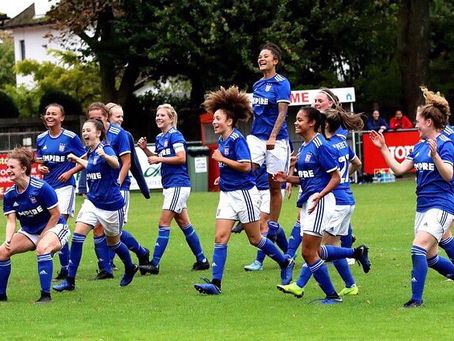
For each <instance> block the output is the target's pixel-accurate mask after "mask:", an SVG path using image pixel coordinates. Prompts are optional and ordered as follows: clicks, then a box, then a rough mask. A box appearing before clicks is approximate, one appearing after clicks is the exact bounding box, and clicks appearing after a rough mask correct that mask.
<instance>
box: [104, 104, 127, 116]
mask: <svg viewBox="0 0 454 341" xmlns="http://www.w3.org/2000/svg"><path fill="white" fill-rule="evenodd" d="M105 107H106V110H107V112H108V113H109V118H110V116H112V109H113V108H115V107H118V108H119V109H120V110H121V112H122V113H123V107H122V106H121V105H120V104H117V103H112V102H110V103H107V104H106V105H105Z"/></svg>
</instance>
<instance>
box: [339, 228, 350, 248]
mask: <svg viewBox="0 0 454 341" xmlns="http://www.w3.org/2000/svg"><path fill="white" fill-rule="evenodd" d="M352 234H353V228H352V224H349V225H348V234H347V235H346V236H342V237H341V246H342V247H352V245H353V236H352Z"/></svg>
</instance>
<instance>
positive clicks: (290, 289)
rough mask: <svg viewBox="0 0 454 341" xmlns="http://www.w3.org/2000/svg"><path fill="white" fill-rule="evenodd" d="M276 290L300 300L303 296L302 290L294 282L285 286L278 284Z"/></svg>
mask: <svg viewBox="0 0 454 341" xmlns="http://www.w3.org/2000/svg"><path fill="white" fill-rule="evenodd" d="M276 288H277V290H279V291H282V292H283V293H285V294H292V295H293V296H295V297H296V298H301V297H303V295H304V288H301V287H299V286H298V284H296V282H292V283H290V284H287V285H282V284H278V285H277V286H276Z"/></svg>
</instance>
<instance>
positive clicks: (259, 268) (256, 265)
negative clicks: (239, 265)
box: [244, 260, 263, 271]
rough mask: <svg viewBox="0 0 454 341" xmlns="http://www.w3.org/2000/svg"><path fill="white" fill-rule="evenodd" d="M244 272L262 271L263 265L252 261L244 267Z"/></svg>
mask: <svg viewBox="0 0 454 341" xmlns="http://www.w3.org/2000/svg"><path fill="white" fill-rule="evenodd" d="M244 270H245V271H262V270H263V265H262V263H260V262H259V261H258V260H255V261H253V262H252V263H251V264H249V265H246V266H245V267H244Z"/></svg>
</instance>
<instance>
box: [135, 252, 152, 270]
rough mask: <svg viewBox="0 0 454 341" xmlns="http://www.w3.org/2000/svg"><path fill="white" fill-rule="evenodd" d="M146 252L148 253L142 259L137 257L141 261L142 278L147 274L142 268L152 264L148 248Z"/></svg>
mask: <svg viewBox="0 0 454 341" xmlns="http://www.w3.org/2000/svg"><path fill="white" fill-rule="evenodd" d="M145 250H146V253H145V254H144V255H143V256H142V257H137V258H138V259H139V271H140V274H141V275H142V276H143V275H146V274H147V270H145V269H142V268H141V267H140V266H141V265H147V264H148V263H150V250H148V249H147V248H145Z"/></svg>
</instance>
